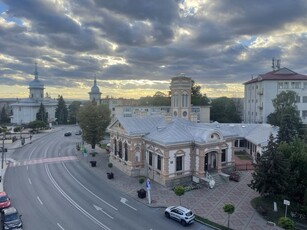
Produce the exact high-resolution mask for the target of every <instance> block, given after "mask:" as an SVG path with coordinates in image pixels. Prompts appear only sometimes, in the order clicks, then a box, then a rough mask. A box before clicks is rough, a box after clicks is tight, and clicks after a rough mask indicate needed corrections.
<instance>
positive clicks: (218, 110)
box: [210, 97, 241, 123]
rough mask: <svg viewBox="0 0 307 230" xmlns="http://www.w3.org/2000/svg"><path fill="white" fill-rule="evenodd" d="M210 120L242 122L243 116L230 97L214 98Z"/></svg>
mask: <svg viewBox="0 0 307 230" xmlns="http://www.w3.org/2000/svg"><path fill="white" fill-rule="evenodd" d="M210 120H212V121H217V122H220V123H240V122H241V118H240V115H239V113H238V111H237V108H236V104H235V102H234V101H233V100H232V99H230V98H228V97H219V98H216V99H213V100H212V102H211V109H210Z"/></svg>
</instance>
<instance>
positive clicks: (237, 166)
mask: <svg viewBox="0 0 307 230" xmlns="http://www.w3.org/2000/svg"><path fill="white" fill-rule="evenodd" d="M235 170H236V171H248V170H254V165H253V164H252V163H245V164H235Z"/></svg>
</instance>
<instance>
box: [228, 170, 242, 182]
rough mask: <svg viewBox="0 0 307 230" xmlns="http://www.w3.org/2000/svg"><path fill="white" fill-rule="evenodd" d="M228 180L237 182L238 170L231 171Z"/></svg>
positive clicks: (238, 179)
mask: <svg viewBox="0 0 307 230" xmlns="http://www.w3.org/2000/svg"><path fill="white" fill-rule="evenodd" d="M229 180H233V181H236V182H239V181H240V173H239V172H232V173H231V174H230V176H229Z"/></svg>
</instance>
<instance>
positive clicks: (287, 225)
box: [278, 217, 294, 230]
mask: <svg viewBox="0 0 307 230" xmlns="http://www.w3.org/2000/svg"><path fill="white" fill-rule="evenodd" d="M278 226H280V227H282V228H284V229H285V230H293V229H294V222H293V221H292V220H291V219H290V218H288V217H280V218H279V219H278Z"/></svg>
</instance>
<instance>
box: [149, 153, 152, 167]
mask: <svg viewBox="0 0 307 230" xmlns="http://www.w3.org/2000/svg"><path fill="white" fill-rule="evenodd" d="M148 164H149V165H150V166H152V152H148Z"/></svg>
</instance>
